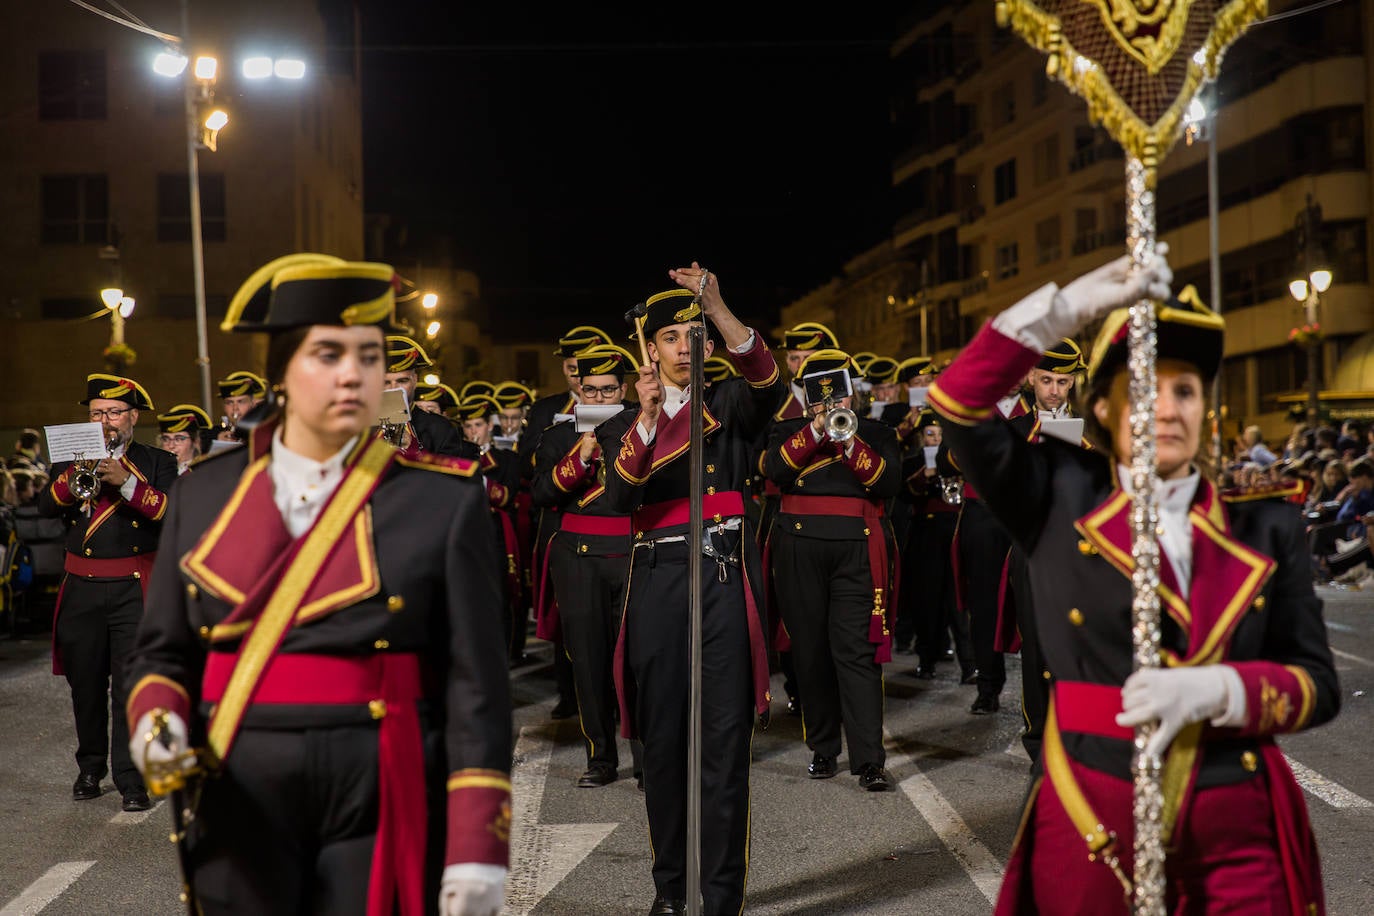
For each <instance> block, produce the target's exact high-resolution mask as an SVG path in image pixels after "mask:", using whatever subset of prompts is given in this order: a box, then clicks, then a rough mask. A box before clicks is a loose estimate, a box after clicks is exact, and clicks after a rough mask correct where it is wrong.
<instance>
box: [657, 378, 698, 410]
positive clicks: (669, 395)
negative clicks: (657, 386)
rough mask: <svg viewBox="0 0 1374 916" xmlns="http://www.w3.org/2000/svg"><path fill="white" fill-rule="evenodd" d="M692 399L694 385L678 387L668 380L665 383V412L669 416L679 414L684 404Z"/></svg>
mask: <svg viewBox="0 0 1374 916" xmlns="http://www.w3.org/2000/svg"><path fill="white" fill-rule="evenodd" d="M691 399H692V386H691V385H688V386H687V387H686V388H678V387H676V386H675V385H670V384H668V383H667V382H664V383H663V412H664V413H666V414H667V415H668V416H669V417H675V416H677V412H678V411H679V410H681V409H682V405H684V404H686V403H687V402H688V401H690V400H691Z"/></svg>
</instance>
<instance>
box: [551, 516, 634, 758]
mask: <svg viewBox="0 0 1374 916" xmlns="http://www.w3.org/2000/svg"><path fill="white" fill-rule="evenodd" d="M602 542H612V543H613V545H614V546H611V545H610V544H608V546H607V547H601V546H600V545H601V543H602ZM583 547H589V548H590V549H589V550H587V552H583V551H582V548H583ZM615 548H619V552H608V549H609V550H614V549H615ZM547 549H548V551H549V574H550V576H551V577H552V579H553V587H554V592H555V594H557V595H558V619H559V625H560V627H561V628H562V631H563V649H564V651H565V652H566V653H567V656H568V661H569V662H570V663H571V664H572V673H573V684H574V686H575V687H576V688H577V708H578V713H579V715H580V716H581V717H582V735H583V737H585V738H586V739H587V764H588V766H590V765H592V764H605V765H607V766H610V767H616V766H618V765H619V763H620V757H619V755H618V753H617V751H616V746H615V734H616V709H617V702H616V696H615V679H614V677H613V675H612V667H611V665H612V662H613V660H614V658H615V643H616V637H617V635H618V634H619V633H620V612H621V609H622V608H623V607H624V600H625V580H626V578H627V577H628V576H629V572H630V564H629V550H630V539H629V537H628V536H626V537H606V536H601V535H592V536H588V535H577V534H571V533H567V532H563V533H560V534H557V535H555V536H554V538H553V540H552V541H551V542H550V543H549V546H548V548H547Z"/></svg>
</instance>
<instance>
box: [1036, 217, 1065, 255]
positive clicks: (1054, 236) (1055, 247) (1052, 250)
mask: <svg viewBox="0 0 1374 916" xmlns="http://www.w3.org/2000/svg"><path fill="white" fill-rule="evenodd" d="M1059 234H1060V233H1059V217H1058V216H1052V217H1050V218H1049V219H1046V220H1041V221H1040V222H1038V223H1036V224H1035V263H1036V264H1048V263H1050V262H1051V261H1057V260H1059Z"/></svg>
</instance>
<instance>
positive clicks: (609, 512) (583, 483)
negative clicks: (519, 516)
mask: <svg viewBox="0 0 1374 916" xmlns="http://www.w3.org/2000/svg"><path fill="white" fill-rule="evenodd" d="M637 414H638V408H637V407H626V409H625V410H624V411H622V412H621V414H618V415H617V416H615V417H612V418H611V419H610V420H607V421H606V422H607V423H616V422H619V423H620V427H619V428H620V429H622V431H623V429H624V428H625V427H626V426H627V425H628V423H629V422H630V421H632V420H633V418H634V417H635V416H637ZM603 425H604V424H603ZM581 440H582V434H581V433H579V432H577V429H576V427H575V425H574V424H572V423H555V424H554V425H553V426H550V427H549V428H548V429H546V430H545V431H544V435H543V437H542V438H541V439H540V440H539V452H538V454H537V455H536V456H535V459H536V460H535V475H534V480H533V483H532V484H531V486H530V494H531V497H532V498H533V501H534V505H536V506H538V507H540V508H554V509H561V510H563V511H564V512H572V513H575V514H578V515H601V516H623V515H625V513H624V512H616V511H614V510H613V509H612V508H611V504H610V500H609V499H606V498H605V496H606V462H605V456H604V454H601V453H598V454H596V455H594V456H593V457H592V460H591V461H590V462H589V463H588V465H587V466H586V467H583V465H582V463H581V461H579V460H578V459H579V455H578V450H579V445H580V443H581ZM599 444H600V441H599V440H598V445H599Z"/></svg>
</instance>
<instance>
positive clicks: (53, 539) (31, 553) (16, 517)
mask: <svg viewBox="0 0 1374 916" xmlns="http://www.w3.org/2000/svg"><path fill="white" fill-rule="evenodd" d="M48 472H49V466H48V462H47V461H46V460H45V459H44V457H43V445H42V438H41V436H40V435H39V433H38V431H37V430H34V429H26V430H24V431H23V432H21V433H20V434H19V438H18V440H17V441H16V442H15V444H14V451H13V453H11V454H10V455H9V456H8V457H6V459H5V462H4V465H3V466H0V621H3V623H4V626H5V628H6V629H8V630H9V631H10V632H14V631H15V629H16V628H17V623H18V620H17V616H18V614H19V609H20V608H21V606H22V607H26V608H27V610H28V612H29V616H31V617H32V616H33V615H34V614H35V613H41V605H42V604H43V602H42V601H41V600H39V599H40V597H41V596H42V595H43V594H44V593H45V592H47V591H51V587H54V586H55V585H56V584H57V582H58V580H60V579H61V576H62V552H63V548H62V536H63V533H64V532H63V526H62V522H61V520H60V519H51V518H43V517H41V516H40V515H39V514H38V505H37V500H38V494H39V493H40V492H41V491H42V490H43V488H44V487H46V486H47V485H48ZM49 610H50V608H49Z"/></svg>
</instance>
